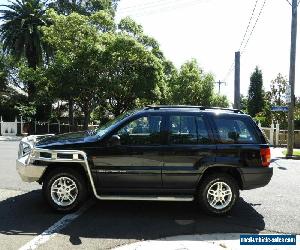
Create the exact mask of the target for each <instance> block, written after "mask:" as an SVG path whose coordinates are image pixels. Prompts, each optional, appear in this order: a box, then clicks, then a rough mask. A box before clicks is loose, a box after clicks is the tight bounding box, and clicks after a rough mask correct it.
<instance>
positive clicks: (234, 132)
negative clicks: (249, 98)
mask: <svg viewBox="0 0 300 250" xmlns="http://www.w3.org/2000/svg"><path fill="white" fill-rule="evenodd" d="M214 119H215V123H216V126H217V131H218V134H219V138H220V143H227V144H257V143H259V142H258V141H259V140H258V138H257V134H256V132H255V129H254V127H253V126H252V124H251V121H250V120H249V119H246V118H242V117H232V116H231V117H222V116H216V117H215V118H214Z"/></svg>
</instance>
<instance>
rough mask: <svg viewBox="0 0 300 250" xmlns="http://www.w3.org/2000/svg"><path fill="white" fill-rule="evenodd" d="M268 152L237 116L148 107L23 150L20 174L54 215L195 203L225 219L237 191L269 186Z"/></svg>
mask: <svg viewBox="0 0 300 250" xmlns="http://www.w3.org/2000/svg"><path fill="white" fill-rule="evenodd" d="M270 160H271V155H270V148H269V146H268V145H267V142H266V139H265V138H264V136H263V134H262V132H261V131H260V129H259V128H258V126H257V125H256V123H255V122H254V121H253V120H252V119H251V117H250V116H248V115H246V114H243V113H242V112H241V111H239V110H234V109H220V108H205V107H198V106H147V107H145V108H144V109H141V110H135V111H129V112H127V113H125V114H123V115H121V116H120V117H118V118H116V119H115V120H113V121H111V122H109V123H107V124H106V125H104V126H102V127H100V128H99V129H97V130H94V131H85V132H78V133H67V134H60V135H54V136H46V137H37V138H36V137H34V136H29V137H27V138H24V139H23V140H22V141H21V143H20V149H19V157H18V160H17V169H18V172H19V174H20V176H21V178H22V179H23V180H24V181H27V182H33V181H37V182H39V183H40V184H42V185H43V194H44V196H45V198H46V201H47V202H48V203H49V205H50V206H51V207H52V208H54V209H55V210H57V211H63V212H69V211H73V210H75V209H77V208H78V207H79V206H80V205H81V204H82V203H83V202H84V201H85V200H86V198H87V196H88V195H89V194H90V193H92V194H93V195H94V196H95V197H96V198H97V199H100V200H150V201H194V200H195V201H197V202H198V203H199V205H200V206H201V207H202V208H203V209H204V210H205V211H206V212H209V213H212V214H218V215H221V214H226V213H228V212H229V211H230V210H231V209H232V207H233V206H234V205H235V203H236V201H237V200H238V198H239V190H245V189H253V188H258V187H263V186H265V185H266V184H268V183H269V181H270V179H271V177H272V174H273V169H272V168H270V167H269V165H270Z"/></svg>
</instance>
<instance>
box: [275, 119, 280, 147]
mask: <svg viewBox="0 0 300 250" xmlns="http://www.w3.org/2000/svg"><path fill="white" fill-rule="evenodd" d="M275 140H276V146H278V145H279V123H278V121H277V123H276V134H275Z"/></svg>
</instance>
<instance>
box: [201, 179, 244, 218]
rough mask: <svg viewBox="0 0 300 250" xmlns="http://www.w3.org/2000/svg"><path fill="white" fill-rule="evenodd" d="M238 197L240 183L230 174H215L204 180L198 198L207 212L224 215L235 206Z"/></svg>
mask: <svg viewBox="0 0 300 250" xmlns="http://www.w3.org/2000/svg"><path fill="white" fill-rule="evenodd" d="M238 197H239V188H238V185H237V183H236V181H235V180H234V179H233V178H232V177H231V176H230V175H227V174H213V175H210V176H208V177H206V178H205V179H204V180H203V182H202V183H201V185H200V186H199V189H198V197H197V198H198V202H199V205H200V206H201V207H202V209H203V210H204V211H205V212H208V213H210V214H215V215H224V214H227V213H228V212H229V211H230V210H231V209H232V208H233V206H234V205H235V203H236V201H237V199H238Z"/></svg>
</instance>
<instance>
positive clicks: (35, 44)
mask: <svg viewBox="0 0 300 250" xmlns="http://www.w3.org/2000/svg"><path fill="white" fill-rule="evenodd" d="M1 7H2V9H1V10H0V15H1V16H0V20H2V24H1V26H0V39H1V41H2V42H3V50H4V51H5V52H6V53H8V54H10V55H12V56H14V57H15V58H16V59H17V60H19V59H20V58H22V57H25V58H26V60H27V64H28V67H30V68H33V69H35V68H36V67H37V66H38V65H39V64H41V63H42V60H43V56H44V55H48V54H49V52H50V48H49V46H47V44H46V43H44V42H43V41H42V39H41V37H42V34H41V31H40V29H39V27H40V26H44V25H46V24H47V19H46V17H45V11H46V8H45V5H44V3H43V2H41V0H15V1H14V2H10V4H8V5H1ZM3 7H4V8H3ZM27 84H28V86H27V87H28V98H31V97H32V96H33V95H34V94H35V86H34V83H33V82H28V83H27Z"/></svg>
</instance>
